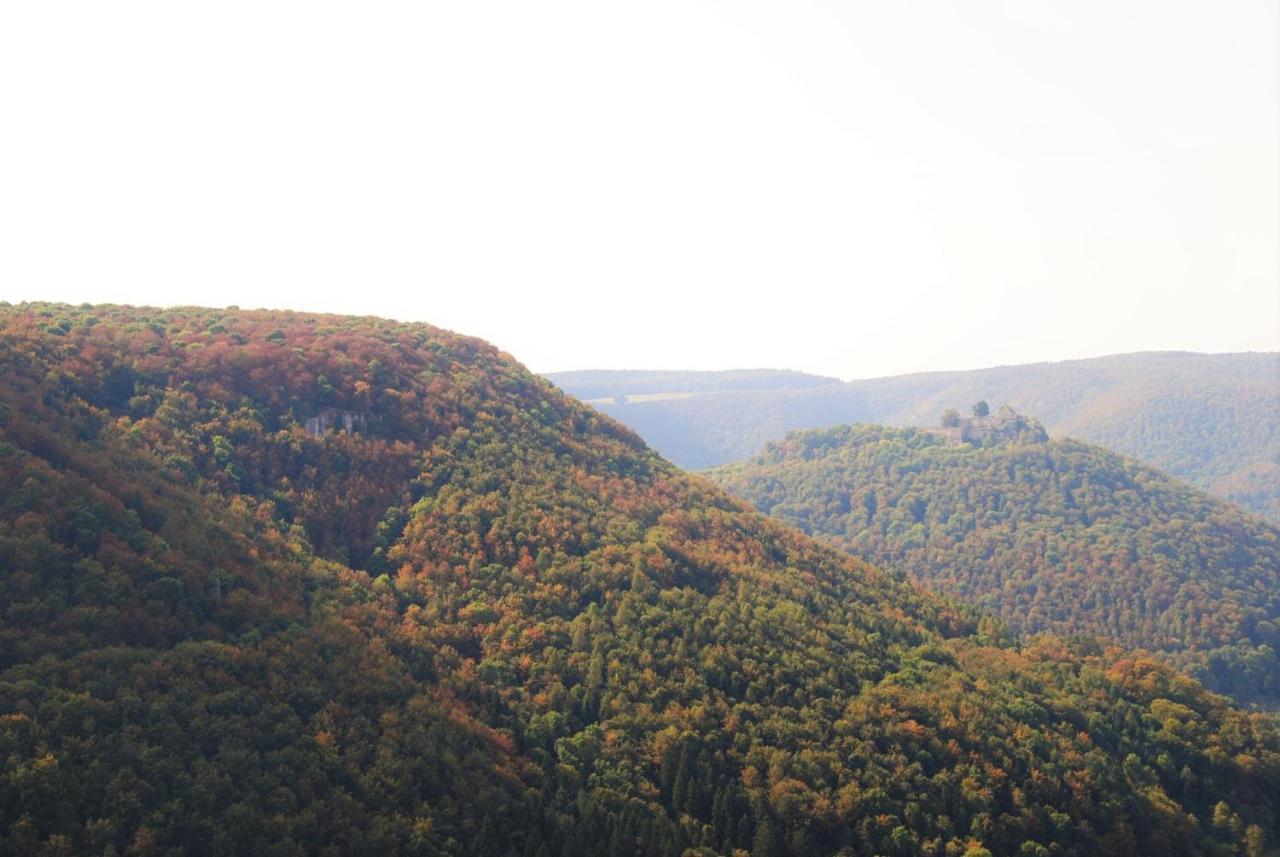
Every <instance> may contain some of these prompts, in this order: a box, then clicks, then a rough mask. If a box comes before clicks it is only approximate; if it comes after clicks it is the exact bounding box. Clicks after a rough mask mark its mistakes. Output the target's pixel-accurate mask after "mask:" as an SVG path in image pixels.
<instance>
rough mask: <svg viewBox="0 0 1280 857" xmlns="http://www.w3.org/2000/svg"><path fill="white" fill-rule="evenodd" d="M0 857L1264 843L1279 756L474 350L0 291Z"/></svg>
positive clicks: (413, 327) (1063, 848)
mask: <svg viewBox="0 0 1280 857" xmlns="http://www.w3.org/2000/svg"><path fill="white" fill-rule="evenodd" d="M0 403H2V406H0V485H2V486H3V490H0V760H2V767H0V770H2V771H3V775H0V853H3V854H15V855H26V854H45V855H55V854H113V853H114V854H134V855H149V854H184V855H188V856H189V857H196V855H205V854H216V855H231V854H235V855H240V854H246V855H257V854H282V855H283V854H289V855H293V854H366V855H397V854H403V855H409V854H422V855H444V854H448V855H454V854H456V855H480V856H481V857H485V855H520V857H523V856H524V855H528V857H537V856H538V855H549V857H550V855H554V857H588V855H591V857H594V855H604V857H616V855H627V857H630V855H655V857H682V855H686V857H692V855H697V857H710V855H730V854H742V853H747V854H750V855H752V857H776V855H788V857H790V855H796V857H798V856H799V855H850V854H885V855H889V854H895V855H898V854H900V855H968V857H982V855H988V854H990V855H1000V857H1003V855H1011V857H1013V855H1016V856H1017V857H1030V855H1047V854H1055V855H1125V857H1129V855H1133V854H1137V853H1142V854H1147V855H1182V854H1203V855H1210V854H1226V853H1249V854H1261V853H1266V852H1268V851H1270V850H1271V849H1273V848H1274V847H1275V846H1277V845H1280V791H1278V790H1277V788H1276V784H1277V783H1278V782H1280V734H1278V733H1277V728H1276V725H1275V723H1274V722H1273V721H1272V720H1271V719H1270V718H1269V717H1266V716H1263V715H1260V714H1250V713H1246V712H1243V711H1241V710H1239V709H1238V708H1234V707H1232V706H1231V705H1230V704H1228V702H1227V700H1225V699H1224V698H1223V697H1220V696H1217V695H1214V694H1211V693H1209V692H1207V691H1206V690H1205V689H1204V688H1203V687H1201V686H1200V685H1198V684H1197V683H1196V682H1194V681H1193V680H1191V679H1189V678H1186V677H1185V676H1182V675H1180V674H1178V673H1176V672H1174V671H1172V670H1171V669H1169V668H1168V667H1167V666H1165V665H1163V664H1160V663H1158V662H1156V661H1153V660H1152V659H1150V658H1148V657H1145V656H1143V655H1140V654H1138V655H1133V654H1126V653H1124V652H1123V651H1121V650H1119V649H1105V650H1104V649H1101V648H1099V647H1098V646H1096V645H1095V644H1091V643H1088V642H1080V643H1063V642H1060V641H1058V640H1056V639H1052V638H1044V639H1040V640H1037V641H1034V642H1031V643H1029V644H1027V645H1023V646H1020V647H1015V646H1013V645H1011V644H1010V643H1009V642H1008V641H1007V640H1004V639H1003V638H1002V637H1001V635H1000V633H999V631H998V629H997V628H995V627H994V626H993V624H992V622H991V621H990V620H988V619H977V617H976V614H975V613H974V612H973V611H971V610H970V609H968V608H960V607H958V606H956V605H954V604H951V603H949V602H947V601H945V600H943V599H941V598H939V597H937V596H934V595H931V594H929V593H926V592H924V591H922V590H920V589H917V588H916V587H914V586H912V585H910V584H908V583H906V582H904V581H902V580H900V579H898V578H897V577H896V576H894V575H891V574H889V573H886V572H882V571H879V570H877V569H875V568H873V567H871V566H869V565H866V564H865V563H863V562H861V561H859V560H856V559H853V558H852V557H849V556H847V555H845V554H842V553H840V552H839V551H836V550H833V549H831V548H829V547H827V546H824V545H821V544H818V543H817V542H815V541H813V540H812V539H810V538H808V537H807V536H804V535H803V534H801V533H800V532H798V531H797V530H795V529H793V528H790V527H786V526H783V525H781V524H778V523H776V522H774V521H770V520H768V519H767V518H765V517H764V516H762V515H760V514H759V513H757V512H755V511H754V510H751V509H749V508H748V507H747V506H745V505H744V504H742V503H741V502H739V501H737V500H734V499H732V498H730V497H729V496H728V495H726V494H725V493H724V492H722V491H721V490H720V489H718V488H716V487H715V486H714V485H712V484H711V483H710V482H708V481H707V480H706V479H704V478H702V477H698V476H693V475H689V474H687V473H684V472H682V471H680V470H678V469H677V468H675V467H674V466H672V465H670V464H668V463H667V462H665V461H664V460H662V459H661V458H659V457H658V456H657V455H655V454H654V453H652V452H651V451H649V450H648V449H646V448H645V447H644V445H643V444H642V443H641V442H640V440H639V439H638V438H637V437H636V436H635V435H634V434H633V433H632V432H630V431H629V430H627V429H625V428H624V427H622V426H621V425H619V424H617V423H615V422H613V421H612V420H610V419H608V418H606V417H603V416H601V415H600V414H599V413H598V412H596V411H594V410H592V409H590V408H588V407H585V406H583V405H582V404H580V403H578V402H577V401H575V400H573V399H571V398H569V397H567V396H565V395H563V394H561V393H560V392H559V391H558V390H556V389H555V388H553V387H552V386H551V385H550V384H548V383H547V382H545V381H543V380H542V379H539V378H537V377H536V376H533V375H531V374H530V373H529V372H527V371H526V370H525V369H524V368H523V367H521V366H520V365H518V364H517V363H515V362H514V361H512V360H511V359H510V358H508V357H506V356H505V355H503V354H501V353H500V352H499V351H497V350H496V349H494V348H492V347H491V346H489V345H487V344H485V343H483V342H480V341H478V340H474V339H468V338H466V337H462V336H458V335H455V334H451V333H448V332H447V331H443V330H439V329H436V328H433V327H430V326H428V325H424V324H398V323H395V322H390V321H384V320H380V319H371V318H344V317H338V316H323V315H308V314H296V313H283V312H265V311H264V312H241V311H220V310H204V309H181V310H148V309H133V308H121V307H80V308H73V307H67V306H58V305H40V304H37V305H24V306H17V307H10V306H3V305H0Z"/></svg>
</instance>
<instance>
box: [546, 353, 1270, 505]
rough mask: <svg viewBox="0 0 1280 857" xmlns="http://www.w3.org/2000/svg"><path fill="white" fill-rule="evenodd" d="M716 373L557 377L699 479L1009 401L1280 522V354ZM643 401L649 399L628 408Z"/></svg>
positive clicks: (1055, 428)
mask: <svg viewBox="0 0 1280 857" xmlns="http://www.w3.org/2000/svg"><path fill="white" fill-rule="evenodd" d="M716 374H717V373H709V372H688V373H679V372H653V373H638V372H615V373H610V372H583V373H577V372H565V373H560V374H554V375H550V376H549V377H550V378H551V380H552V381H554V382H555V383H556V384H559V385H560V386H562V387H563V388H564V389H565V390H566V391H568V392H570V393H572V394H573V395H576V396H579V397H580V398H584V399H592V400H597V399H598V400H600V401H593V404H595V406H596V407H598V408H599V409H600V410H602V411H604V412H605V413H607V414H609V415H610V416H612V417H615V418H617V419H619V420H621V421H622V422H623V423H625V424H626V425H628V426H631V427H632V428H633V429H635V430H636V431H637V432H638V433H639V434H640V435H641V436H642V437H643V438H644V439H645V440H646V441H647V442H649V443H650V444H652V445H653V446H654V448H655V449H657V450H658V451H659V452H660V453H662V454H663V455H665V456H667V457H668V458H670V459H671V460H672V461H674V462H675V463H677V464H679V465H681V466H684V467H690V468H694V469H701V468H705V467H712V466H715V465H719V464H725V463H728V462H731V461H741V460H744V459H747V458H749V457H751V456H752V455H754V454H755V453H756V452H758V451H759V450H760V449H761V448H762V447H763V446H764V445H765V443H767V442H769V441H772V440H780V439H782V437H783V436H784V435H786V433H787V432H788V431H792V430H795V429H810V428H827V427H828V426H833V425H839V424H845V423H855V422H870V423H883V424H887V425H896V426H923V425H931V424H932V423H933V422H934V421H935V420H936V419H937V416H938V414H940V413H941V412H942V411H943V410H945V409H946V408H958V407H962V406H965V405H968V404H970V403H972V402H975V401H978V400H980V399H985V400H988V401H992V402H1002V403H1003V402H1008V403H1009V404H1010V405H1012V406H1013V407H1015V408H1017V409H1018V410H1020V411H1023V412H1025V413H1031V414H1035V415H1036V416H1038V417H1040V418H1041V419H1042V420H1044V423H1045V426H1046V427H1047V428H1048V430H1049V431H1050V433H1051V434H1053V435H1054V436H1069V437H1076V438H1079V439H1081V440H1086V441H1090V442H1092V443H1097V444H1101V445H1102V446H1105V447H1106V448H1108V449H1111V450H1113V451H1115V452H1119V453H1121V454H1122V455H1129V456H1132V457H1134V458H1137V459H1138V460H1140V461H1144V462H1146V463H1148V464H1151V465H1153V466H1155V467H1157V468H1159V469H1161V470H1164V471H1166V472H1168V473H1171V474H1173V475H1174V476H1178V477H1181V478H1183V479H1186V480H1187V481H1189V482H1191V483H1192V484H1194V485H1197V486H1199V487H1201V488H1203V489H1205V490H1206V491H1208V492H1209V493H1211V494H1213V495H1214V496H1216V497H1220V498H1223V499H1226V500H1230V501H1232V502H1234V503H1237V504H1239V505H1241V506H1243V507H1245V508H1246V509H1248V510H1250V511H1252V512H1254V513H1255V514H1258V515H1262V516H1263V517H1265V518H1267V519H1268V520H1270V521H1271V522H1272V523H1277V524H1280V354H1188V353H1179V352H1152V353H1143V354H1124V355H1117V356H1113V357H1099V358H1094V359H1089V360H1069V361H1065V362H1062V363H1035V364H1028V365H1023V366H1002V367H998V368H994V369H980V370H974V371H968V372H928V373H920V374H915V375H900V376H895V377H890V378H877V379H872V380H865V381H850V382H849V383H847V384H842V383H839V382H837V381H834V380H833V379H828V378H823V377H821V376H816V375H802V374H800V373H768V372H727V373H722V374H723V375H724V378H723V379H721V380H719V381H718V380H717V379H716V377H715V376H716ZM753 379H758V380H753ZM677 391H678V392H680V393H681V394H682V395H680V396H671V397H665V398H664V397H660V396H658V395H657V394H660V393H663V392H677ZM636 392H642V393H644V394H645V395H644V396H642V397H640V398H639V399H629V398H627V397H628V396H629V395H630V394H633V393H636Z"/></svg>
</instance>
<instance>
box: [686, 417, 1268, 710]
mask: <svg viewBox="0 0 1280 857" xmlns="http://www.w3.org/2000/svg"><path fill="white" fill-rule="evenodd" d="M709 475H710V476H711V478H712V479H714V480H715V481H716V482H718V483H719V484H720V485H721V486H722V487H724V488H726V489H727V490H729V491H731V492H733V493H736V494H738V495H739V496H741V497H744V498H745V499H747V500H749V501H750V502H751V503H752V504H753V505H755V506H756V508H758V509H760V510H761V511H764V512H767V513H769V514H772V515H773V516H774V517H776V518H777V519H779V520H781V521H785V522H787V523H791V524H795V525H796V526H799V527H800V528H801V529H803V530H805V531H806V532H808V533H811V534H813V535H816V536H819V537H821V538H823V539H824V540H826V541H828V542H830V543H831V544H834V545H836V546H838V547H840V548H842V549H844V550H847V551H849V552H850V553H853V554H856V555H858V556H863V557H866V558H867V559H869V560H870V561H872V562H874V563H877V564H880V565H883V566H885V567H886V568H891V569H897V570H900V571H901V572H903V573H905V574H907V575H909V576H910V577H911V578H912V579H913V580H916V581H918V582H920V583H922V584H924V585H926V586H928V587H929V588H931V589H934V590H936V591H939V592H943V593H947V594H951V595H954V596H958V597H960V598H963V599H965V600H967V601H970V602H973V603H975V604H977V605H979V606H981V607H984V608H987V609H990V610H993V611H995V612H996V613H998V614H999V615H1000V616H1001V617H1003V618H1004V619H1005V620H1006V621H1007V622H1008V623H1009V624H1010V625H1011V626H1013V627H1014V628H1017V629H1019V630H1021V631H1023V632H1035V631H1045V630H1048V631H1053V632H1055V633H1058V634H1103V635H1109V636H1111V637H1114V638H1115V639H1117V640H1120V641H1122V642H1123V643H1124V644H1126V645H1128V646H1132V647H1143V648H1148V649H1152V650H1156V651H1159V652H1162V653H1165V654H1167V655H1168V656H1169V657H1170V659H1171V660H1173V661H1174V662H1175V663H1177V664H1179V665H1180V666H1183V667H1186V668H1189V669H1191V670H1192V671H1193V672H1194V673H1195V674H1197V675H1198V676H1200V677H1201V678H1202V680H1204V681H1205V682H1206V683H1207V684H1208V685H1209V686H1210V687H1213V688H1215V689H1217V690H1219V691H1221V692H1224V693H1230V694H1232V695H1234V696H1236V697H1237V698H1238V699H1242V700H1247V701H1255V702H1262V703H1265V704H1267V705H1270V706H1276V705H1278V704H1280V660H1278V659H1277V655H1276V653H1277V651H1280V529H1277V528H1276V527H1273V526H1271V525H1269V524H1267V523H1266V522H1265V521H1262V520H1261V519H1258V518H1256V517H1254V516H1251V515H1249V514H1248V513H1245V512H1242V511H1240V510H1239V509H1237V508H1236V507H1234V506H1231V505H1229V504H1225V503H1222V502H1220V501H1218V500H1214V499H1213V498H1211V497H1208V496H1207V495H1205V494H1203V493H1202V492H1200V491H1197V490H1196V489H1194V488H1192V487H1191V486H1189V485H1186V484H1185V483H1182V482H1179V481H1178V480H1175V479H1171V478H1169V477H1167V476H1165V475H1164V474H1162V473H1160V472H1158V471H1156V470H1153V469H1151V468H1149V467H1146V466H1143V465H1141V464H1138V463H1137V462H1134V461H1132V460H1129V459H1125V458H1122V457H1121V456H1118V455H1116V454H1114V453H1111V452H1108V451H1106V450H1104V449H1102V448H1100V447H1097V446H1091V445H1089V444H1084V443H1080V442H1078V441H1073V440H1055V441H1052V442H1030V443H1028V442H1016V441H1003V442H995V443H989V444H986V445H975V444H971V443H954V442H952V441H951V440H950V439H949V438H947V437H943V436H940V435H939V433H937V432H935V431H930V430H917V429H893V428H886V427H881V426H871V425H856V426H841V427H838V428H833V429H828V430H825V431H811V432H797V433H795V434H792V435H790V436H788V437H787V439H786V440H784V441H782V442H779V443H776V444H772V445H770V446H769V447H768V448H767V449H766V450H765V452H764V453H763V454H762V455H761V456H758V457H756V458H755V459H752V460H751V461H748V462H743V463H741V464H736V465H726V466H725V467H722V468H718V469H716V470H713V471H711V472H710V474H709Z"/></svg>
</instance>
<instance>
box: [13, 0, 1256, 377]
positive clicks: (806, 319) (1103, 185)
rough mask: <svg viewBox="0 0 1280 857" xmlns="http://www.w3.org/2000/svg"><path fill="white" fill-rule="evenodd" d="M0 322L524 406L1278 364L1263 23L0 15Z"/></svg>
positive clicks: (1081, 12)
mask: <svg viewBox="0 0 1280 857" xmlns="http://www.w3.org/2000/svg"><path fill="white" fill-rule="evenodd" d="M0 117H3V118H2V119H0V129H2V130H0V300H8V301H21V300H56V301H68V302H75V303H79V302H84V301H90V302H111V303H132V304H150V305H174V304H198V305H204V306H226V305H238V306H241V307H246V308H247V307H258V306H267V307H282V308H294V309H305V310H317V311H326V312H342V313H355V314H371V315H382V316H389V317H392V318H398V319H404V320H415V321H428V322H431V323H432V324H436V325H439V326H441V327H446V328H450V329H453V330H456V331H459V332H462V333H466V334H471V335H475V336H481V337H483V338H485V339H488V340H490V341H491V342H493V343H495V344H496V345H498V346H499V347H501V348H503V349H504V350H506V351H508V352H510V353H511V354H513V355H514V356H515V357H517V358H518V359H520V360H521V361H522V362H524V363H525V364H526V365H527V366H529V367H530V368H532V369H534V370H535V371H558V370H567V369H586V368H663V369H680V368H687V369H725V368H734V367H781V368H792V369H800V370H806V371H812V372H819V373H823V374H829V375H836V376H839V377H843V378H861V377H873V376H877V375H888V374H896V373H901V372H909V371H917V370H934V369H965V368H976V367H980V366H988V365H996V364H1004V363H1022V362H1032V361H1040V360H1058V359H1067V358H1074V357H1087V356H1096V355H1101V354H1108V353H1117V352H1127V351H1139V350H1156V349H1159V350H1163V349H1185V350H1195V351H1213V352H1219V351H1246V350H1280V4H1278V3H1276V2H1274V0H1231V2H1221V0H1194V2H1193V0H1160V2H1147V0H1128V2H1122V3H1117V2H1114V0H1106V1H1105V2H1097V1H1096V0H1072V2H1061V0H1054V1H1053V2H1044V0H1008V2H992V0H971V2H965V3H955V2H952V0H945V2H944V0H936V2H923V0H902V1H901V2H899V0H895V2H853V0H842V2H818V1H817V0H786V2H780V1H779V2H761V0H679V2H668V0H645V2H643V3H640V2H635V3H615V2H608V0H590V2H559V0H541V2H537V3H531V2H527V0H523V1H522V2H487V1H486V0H477V2H453V3H433V2H424V0H418V2H407V3H397V2H376V0H371V2H365V3H334V2H324V0H318V2H317V0H309V1H308V2H305V3H303V2H296V3H295V2H272V0H254V2H240V0H227V2H219V3H203V4H196V3H175V2H172V0H161V2H133V0H121V2H113V3H102V2H63V0H41V2H29V3H5V4H0Z"/></svg>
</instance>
